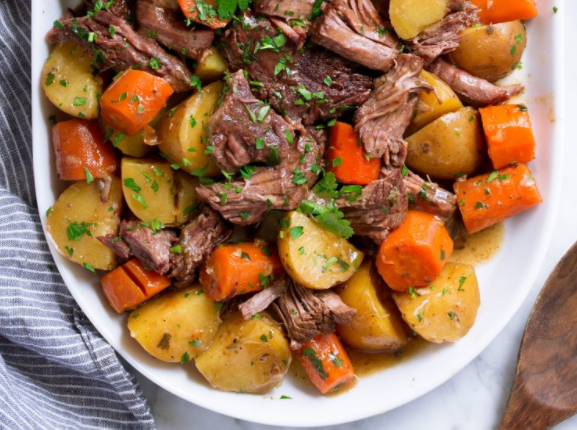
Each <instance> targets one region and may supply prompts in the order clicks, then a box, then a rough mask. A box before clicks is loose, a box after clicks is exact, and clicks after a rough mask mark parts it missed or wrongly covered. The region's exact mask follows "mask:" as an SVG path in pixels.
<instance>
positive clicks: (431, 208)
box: [403, 172, 457, 218]
mask: <svg viewBox="0 0 577 430" xmlns="http://www.w3.org/2000/svg"><path fill="white" fill-rule="evenodd" d="M403 182H404V184H405V189H406V190H407V193H408V194H409V195H410V196H411V197H410V199H409V200H410V203H409V206H410V207H411V209H416V210H419V211H422V212H428V213H431V214H433V215H438V216H440V217H442V218H450V217H452V216H454V215H455V213H456V212H457V196H455V195H454V194H453V193H451V192H450V191H447V190H445V189H443V188H441V187H440V186H438V185H437V184H435V183H432V182H427V181H425V180H424V179H423V178H421V177H420V176H418V175H415V174H414V173H413V172H408V173H407V175H405V176H403Z"/></svg>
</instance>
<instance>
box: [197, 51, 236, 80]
mask: <svg viewBox="0 0 577 430" xmlns="http://www.w3.org/2000/svg"><path fill="white" fill-rule="evenodd" d="M209 51H210V53H209V54H208V55H206V56H205V57H204V58H203V59H202V60H201V61H199V62H198V65H197V66H196V70H195V71H194V73H195V74H196V75H197V76H198V77H199V78H200V79H201V80H202V82H213V81H216V80H217V79H221V78H222V77H223V76H224V72H226V71H227V70H228V63H227V62H226V60H225V59H224V57H223V56H222V54H221V53H220V52H218V49H216V48H215V47H212V48H210V50H209Z"/></svg>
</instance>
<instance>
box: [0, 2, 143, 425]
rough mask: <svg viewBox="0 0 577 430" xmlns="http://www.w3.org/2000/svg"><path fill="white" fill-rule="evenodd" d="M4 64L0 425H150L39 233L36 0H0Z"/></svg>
mask: <svg viewBox="0 0 577 430" xmlns="http://www.w3.org/2000/svg"><path fill="white" fill-rule="evenodd" d="M55 2H56V0H55ZM0 64H1V67H0V428H1V429H82V428H98V429H152V428H154V421H153V418H152V415H151V414H150V409H149V408H148V406H147V404H146V401H145V399H144V397H143V395H142V392H141V390H140V387H139V386H138V384H137V382H136V380H135V379H134V377H133V376H131V375H130V374H128V372H127V371H126V370H125V369H124V368H123V367H122V364H121V363H120V362H119V361H118V358H117V356H116V354H115V353H114V350H113V349H112V348H111V347H110V345H108V344H107V343H106V342H105V341H104V340H103V339H102V338H101V337H100V335H99V334H98V333H97V332H96V330H95V329H94V327H93V326H92V324H90V322H89V321H88V320H87V319H86V317H85V316H84V314H83V313H82V311H80V309H79V308H78V305H76V303H75V302H74V300H73V298H72V296H71V295H70V293H69V292H68V289H67V288H66V286H65V285H64V283H63V282H62V279H61V278H60V275H59V274H58V273H57V272H56V271H55V269H54V266H53V265H52V259H51V256H50V252H49V250H48V246H47V245H46V243H45V239H44V236H43V234H42V226H41V224H40V219H39V216H38V209H37V208H36V203H35V196H34V183H33V178H32V144H31V132H30V127H31V119H30V111H31V109H30V0H26V1H23V0H0Z"/></svg>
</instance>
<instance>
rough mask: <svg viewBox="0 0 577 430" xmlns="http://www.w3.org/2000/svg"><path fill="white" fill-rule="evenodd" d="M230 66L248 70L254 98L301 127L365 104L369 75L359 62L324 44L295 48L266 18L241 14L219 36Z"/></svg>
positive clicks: (369, 80)
mask: <svg viewBox="0 0 577 430" xmlns="http://www.w3.org/2000/svg"><path fill="white" fill-rule="evenodd" d="M222 42H223V43H222V50H223V53H224V56H225V57H226V59H227V60H228V63H229V65H230V67H231V68H232V69H233V70H239V69H246V70H247V71H248V73H249V75H250V78H251V80H252V81H256V82H259V83H260V85H262V87H261V88H260V89H258V88H256V87H255V90H256V89H258V92H257V97H258V98H260V99H268V100H269V102H270V104H271V106H272V107H273V108H274V109H275V110H276V111H277V112H279V113H280V114H281V115H283V116H284V115H286V116H288V117H289V118H290V119H292V120H295V121H296V120H299V119H302V120H303V123H304V124H305V125H308V124H313V123H315V122H317V121H319V120H322V121H327V120H329V119H331V118H337V117H339V116H341V115H342V114H343V113H344V112H345V111H347V110H349V109H354V108H355V107H356V106H358V105H361V104H362V103H364V102H365V101H366V100H367V99H368V97H369V95H370V90H371V79H370V78H369V77H368V76H366V75H363V74H360V73H358V69H359V65H357V64H355V63H353V62H350V61H347V60H345V59H344V58H342V57H340V56H338V55H335V54H333V53H331V52H330V51H327V50H326V49H324V48H320V47H312V48H306V47H305V48H303V50H300V51H298V50H297V49H296V46H295V44H294V43H293V42H291V41H290V40H287V39H286V37H285V36H284V35H282V34H281V35H279V34H278V32H277V31H276V30H275V29H274V26H273V25H272V23H271V22H270V20H268V19H266V18H264V17H259V19H258V20H257V19H256V18H255V17H254V16H252V14H251V13H250V12H245V13H244V14H243V15H242V16H241V17H240V18H239V20H238V21H235V22H234V23H233V24H232V25H231V26H230V27H229V28H228V29H227V30H226V31H225V33H224V36H223V37H222Z"/></svg>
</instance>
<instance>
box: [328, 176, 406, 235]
mask: <svg viewBox="0 0 577 430" xmlns="http://www.w3.org/2000/svg"><path fill="white" fill-rule="evenodd" d="M336 204H337V207H338V208H339V209H340V210H341V212H343V214H344V215H345V219H347V220H348V221H349V222H350V223H351V227H352V228H353V230H354V231H355V234H357V235H359V236H368V237H370V238H371V239H373V240H374V241H375V242H377V243H380V242H382V241H383V240H385V239H386V238H387V236H388V234H389V231H391V230H394V229H396V228H398V227H399V226H400V225H401V224H402V222H403V221H404V220H405V217H406V215H407V210H408V207H409V199H408V196H407V193H406V190H405V185H404V183H403V176H402V174H401V171H400V170H399V169H391V170H384V171H383V177H382V178H381V179H378V180H376V181H373V182H371V183H370V184H369V185H367V186H365V187H364V188H363V191H362V193H361V195H360V196H358V197H357V198H356V199H354V200H353V199H351V198H344V197H341V198H340V199H338V200H337V201H336Z"/></svg>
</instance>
